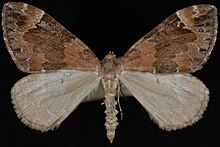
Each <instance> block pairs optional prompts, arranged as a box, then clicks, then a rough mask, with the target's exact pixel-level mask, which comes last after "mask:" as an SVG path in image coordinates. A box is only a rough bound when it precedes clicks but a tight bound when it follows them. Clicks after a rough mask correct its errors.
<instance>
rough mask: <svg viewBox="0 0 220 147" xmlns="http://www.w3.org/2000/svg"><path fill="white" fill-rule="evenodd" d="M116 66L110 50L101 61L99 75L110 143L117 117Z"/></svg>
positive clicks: (118, 90) (113, 135) (118, 88)
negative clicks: (103, 94) (103, 95)
mask: <svg viewBox="0 0 220 147" xmlns="http://www.w3.org/2000/svg"><path fill="white" fill-rule="evenodd" d="M117 68H118V62H117V59H116V58H115V55H114V54H113V53H111V52H110V53H109V54H108V55H106V57H105V58H104V60H103V61H102V65H101V68H100V75H101V76H102V85H103V88H104V93H105V99H104V104H105V107H106V110H105V114H106V117H105V120H106V122H105V126H106V131H107V134H106V135H107V138H108V139H109V141H110V142H111V143H112V142H113V139H114V137H115V130H116V127H117V125H118V122H117V120H118V119H117V116H116V115H117V114H118V111H117V110H116V105H117V101H116V97H117V98H119V92H120V84H119V80H118V72H117Z"/></svg>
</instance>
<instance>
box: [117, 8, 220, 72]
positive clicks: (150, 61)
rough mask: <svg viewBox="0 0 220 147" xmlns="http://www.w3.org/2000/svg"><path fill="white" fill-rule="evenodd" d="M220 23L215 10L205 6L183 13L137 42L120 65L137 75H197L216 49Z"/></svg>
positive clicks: (173, 15) (165, 21)
mask: <svg viewBox="0 0 220 147" xmlns="http://www.w3.org/2000/svg"><path fill="white" fill-rule="evenodd" d="M217 23H218V21H217V9H216V7H215V6H212V5H205V4H203V5H195V6H191V7H187V8H184V9H182V10H179V11H177V12H176V13H174V14H172V15H171V16H170V17H168V18H167V19H165V20H164V21H163V22H162V23H161V24H159V25H158V26H157V27H156V28H155V29H153V30H152V31H151V32H149V33H148V34H146V35H145V36H144V37H142V38H141V39H140V40H139V41H138V42H136V43H135V44H134V45H133V46H132V47H131V48H130V49H129V50H128V51H127V53H126V54H125V55H124V56H123V57H122V60H121V63H120V64H121V66H122V67H123V69H125V70H133V71H147V72H154V73H155V72H157V73H173V72H188V73H189V72H195V71H197V70H199V69H201V68H202V65H203V64H204V63H205V62H206V60H207V58H208V57H209V55H210V53H211V51H212V49H213V46H214V43H215V40H216V36H217Z"/></svg>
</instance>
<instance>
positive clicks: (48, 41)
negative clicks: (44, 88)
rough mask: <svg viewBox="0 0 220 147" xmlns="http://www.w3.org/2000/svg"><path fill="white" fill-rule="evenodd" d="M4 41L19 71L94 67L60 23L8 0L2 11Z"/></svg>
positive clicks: (89, 55) (82, 46)
mask: <svg viewBox="0 0 220 147" xmlns="http://www.w3.org/2000/svg"><path fill="white" fill-rule="evenodd" d="M2 25H3V31H4V40H5V42H6V45H7V48H8V50H9V53H10V54H11V56H12V58H13V60H14V62H15V63H16V65H17V66H18V67H19V69H20V70H22V71H23V72H28V73H36V72H47V71H53V70H61V69H70V70H72V69H73V70H89V71H94V70H96V68H97V66H98V65H99V64H100V63H99V60H98V59H97V58H96V56H95V55H94V54H93V52H92V51H91V50H90V49H89V48H88V47H87V46H86V45H85V44H84V43H83V42H81V41H80V40H79V39H78V38H76V37H75V36H74V35H73V34H71V33H70V32H69V31H68V30H66V29H65V28H64V27H63V26H62V25H61V24H59V23H58V22H57V21H56V20H54V19H53V18H52V17H51V16H49V15H48V14H46V13H44V12H43V11H42V10H40V9H38V8H36V7H33V6H31V5H28V4H25V3H20V2H10V3H6V4H5V5H4V7H3V11H2Z"/></svg>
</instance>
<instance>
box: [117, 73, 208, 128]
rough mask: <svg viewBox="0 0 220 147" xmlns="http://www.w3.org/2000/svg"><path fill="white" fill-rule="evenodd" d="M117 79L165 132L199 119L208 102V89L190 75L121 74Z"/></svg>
mask: <svg viewBox="0 0 220 147" xmlns="http://www.w3.org/2000/svg"><path fill="white" fill-rule="evenodd" d="M120 80H121V81H122V83H123V84H125V86H126V87H127V88H128V89H129V90H130V92H131V94H132V95H133V96H134V97H135V98H136V99H137V100H138V101H139V102H140V103H141V104H142V106H143V107H144V108H145V109H146V110H147V111H148V113H149V115H150V117H151V118H152V119H153V121H154V122H155V123H157V124H158V125H159V127H160V128H162V129H165V130H175V129H178V128H183V127H186V126H188V125H192V124H193V123H194V122H196V121H198V120H199V119H200V118H201V116H202V114H203V112H204V110H205V109H206V106H207V103H208V98H209V91H208V89H207V88H206V86H205V85H204V84H203V83H202V81H200V80H199V79H197V78H196V77H193V76H192V75H190V74H163V75H162V74H152V73H143V72H129V71H124V72H123V73H122V74H121V76H120Z"/></svg>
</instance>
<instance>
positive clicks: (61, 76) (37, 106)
mask: <svg viewBox="0 0 220 147" xmlns="http://www.w3.org/2000/svg"><path fill="white" fill-rule="evenodd" d="M99 79H100V78H98V76H97V75H96V73H95V72H81V71H69V70H68V71H57V72H51V73H47V74H40V73H39V74H32V75H29V76H27V77H24V78H23V79H21V80H20V81H18V82H17V83H16V84H15V85H14V87H13V88H12V91H11V94H12V101H13V104H14V107H15V110H16V112H17V114H18V116H19V117H20V118H21V120H22V122H24V123H25V124H26V125H28V126H29V127H31V128H34V129H37V130H41V131H47V130H51V129H54V128H55V127H58V126H59V125H60V123H61V122H62V121H63V120H64V119H65V118H66V117H67V116H68V115H69V114H70V113H71V112H72V111H73V110H74V109H75V108H76V107H77V106H78V104H79V103H80V102H82V101H83V99H84V98H85V97H86V96H87V95H88V94H89V93H90V92H91V91H92V90H93V89H94V88H95V87H96V86H98V84H99Z"/></svg>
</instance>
